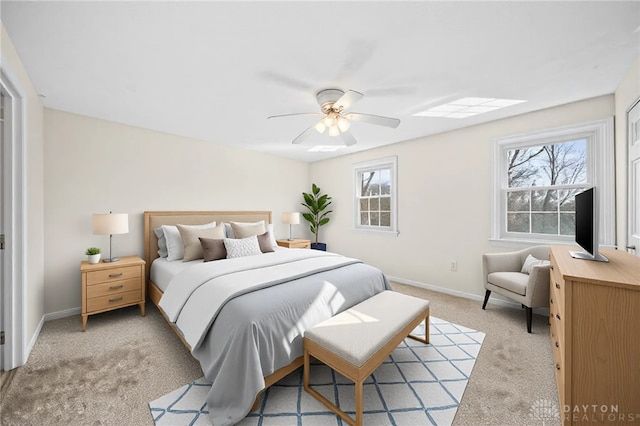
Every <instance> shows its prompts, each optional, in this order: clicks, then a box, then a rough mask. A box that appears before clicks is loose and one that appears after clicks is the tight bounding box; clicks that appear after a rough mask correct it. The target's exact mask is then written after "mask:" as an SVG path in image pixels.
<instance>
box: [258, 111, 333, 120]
mask: <svg viewBox="0 0 640 426" xmlns="http://www.w3.org/2000/svg"><path fill="white" fill-rule="evenodd" d="M293 115H324V114H321V113H319V112H296V113H293V114H279V115H270V116H269V117H267V120H268V119H270V118H280V117H291V116H293Z"/></svg>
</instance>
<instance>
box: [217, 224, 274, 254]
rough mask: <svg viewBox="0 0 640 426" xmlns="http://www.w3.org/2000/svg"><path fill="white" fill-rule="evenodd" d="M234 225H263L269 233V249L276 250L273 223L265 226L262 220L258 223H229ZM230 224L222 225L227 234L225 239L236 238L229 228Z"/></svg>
mask: <svg viewBox="0 0 640 426" xmlns="http://www.w3.org/2000/svg"><path fill="white" fill-rule="evenodd" d="M231 223H234V224H236V225H240V226H243V225H246V226H253V225H260V224H264V225H265V228H266V230H267V232H268V233H269V241H270V242H271V248H274V249H275V248H277V247H278V243H276V237H275V235H274V234H273V223H267V224H265V221H264V220H260V221H258V222H231ZM231 223H226V222H225V224H224V229H225V231H226V233H227V238H236V236H235V235H234V234H233V228H232V227H231Z"/></svg>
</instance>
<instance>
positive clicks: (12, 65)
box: [0, 25, 44, 355]
mask: <svg viewBox="0 0 640 426" xmlns="http://www.w3.org/2000/svg"><path fill="white" fill-rule="evenodd" d="M0 40H1V46H2V60H3V64H2V67H3V68H4V69H6V70H7V71H8V72H9V74H10V75H11V77H12V78H15V79H16V80H17V81H13V83H14V84H16V85H17V86H19V87H20V89H21V90H23V91H24V93H25V95H26V97H25V99H24V102H25V113H26V116H25V123H24V124H25V127H24V130H25V142H26V145H25V146H24V147H23V152H24V157H25V161H24V165H25V167H26V169H25V171H24V172H25V175H24V176H25V180H26V192H25V193H24V194H23V196H24V201H25V205H26V211H25V212H24V215H25V228H26V235H24V240H25V241H26V248H25V255H26V257H25V259H24V261H25V262H26V263H27V267H26V271H25V281H24V284H25V288H24V290H25V293H24V296H25V305H26V309H27V311H26V315H25V319H26V329H25V332H26V342H24V343H25V345H28V344H29V343H30V342H31V343H33V338H34V337H35V333H36V332H37V331H38V326H39V324H40V321H41V320H42V315H43V306H44V305H43V303H44V302H43V296H44V295H43V285H44V249H43V247H44V208H43V191H44V189H43V150H44V146H43V108H42V103H41V102H40V98H39V97H38V94H37V93H36V91H35V89H34V87H33V84H32V83H31V80H30V78H29V75H28V74H27V72H26V70H25V69H24V66H23V64H22V61H21V60H20V57H19V56H18V53H17V52H16V50H15V48H14V46H13V43H12V42H11V39H10V38H9V35H8V34H7V32H6V30H5V28H4V25H2V32H1V34H0ZM3 173H4V171H3ZM17 213H18V214H22V213H23V211H22V209H20V208H18V211H17ZM25 355H26V354H25Z"/></svg>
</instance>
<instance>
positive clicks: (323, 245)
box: [311, 243, 327, 251]
mask: <svg viewBox="0 0 640 426" xmlns="http://www.w3.org/2000/svg"><path fill="white" fill-rule="evenodd" d="M311 248H312V249H313V250H322V251H327V244H326V243H311Z"/></svg>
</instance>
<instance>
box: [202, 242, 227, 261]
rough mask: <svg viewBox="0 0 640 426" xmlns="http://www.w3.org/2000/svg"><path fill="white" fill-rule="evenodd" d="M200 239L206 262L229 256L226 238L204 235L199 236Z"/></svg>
mask: <svg viewBox="0 0 640 426" xmlns="http://www.w3.org/2000/svg"><path fill="white" fill-rule="evenodd" d="M199 239H200V245H201V246H202V254H203V255H204V261H205V262H210V261H212V260H220V259H226V258H227V249H226V248H225V246H224V239H217V238H202V237H199Z"/></svg>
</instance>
